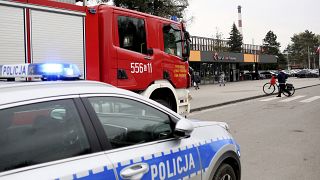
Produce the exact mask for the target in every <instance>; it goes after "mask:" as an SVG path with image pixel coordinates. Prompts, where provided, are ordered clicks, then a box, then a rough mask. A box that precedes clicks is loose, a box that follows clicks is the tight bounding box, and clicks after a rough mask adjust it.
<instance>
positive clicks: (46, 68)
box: [41, 64, 63, 74]
mask: <svg viewBox="0 0 320 180" xmlns="http://www.w3.org/2000/svg"><path fill="white" fill-rule="evenodd" d="M41 68H42V70H41V71H42V72H44V73H57V74H61V73H62V72H63V65H62V64H42V65H41Z"/></svg>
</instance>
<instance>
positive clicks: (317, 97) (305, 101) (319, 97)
mask: <svg viewBox="0 0 320 180" xmlns="http://www.w3.org/2000/svg"><path fill="white" fill-rule="evenodd" d="M317 99H320V96H313V97H311V98H308V99H305V100H302V101H300V102H303V103H309V102H312V101H315V100H317Z"/></svg>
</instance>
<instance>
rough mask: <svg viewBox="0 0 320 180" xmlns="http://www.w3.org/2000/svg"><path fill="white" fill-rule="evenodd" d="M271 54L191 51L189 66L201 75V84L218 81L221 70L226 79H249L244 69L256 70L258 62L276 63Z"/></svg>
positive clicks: (231, 80)
mask: <svg viewBox="0 0 320 180" xmlns="http://www.w3.org/2000/svg"><path fill="white" fill-rule="evenodd" d="M276 62H277V60H276V58H275V56H273V55H257V54H244V53H233V52H220V53H218V52H212V51H191V55H190V62H189V65H190V67H192V68H193V70H194V73H196V74H199V75H200V77H201V84H214V83H218V81H219V76H220V74H221V73H222V72H223V73H224V74H225V80H226V81H230V82H233V81H239V80H249V79H250V78H246V77H245V75H244V72H245V71H258V69H257V68H255V67H258V66H259V65H260V64H264V63H276Z"/></svg>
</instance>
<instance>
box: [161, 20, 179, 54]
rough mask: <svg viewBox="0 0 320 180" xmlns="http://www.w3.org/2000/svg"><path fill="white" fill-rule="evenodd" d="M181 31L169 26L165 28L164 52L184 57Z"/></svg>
mask: <svg viewBox="0 0 320 180" xmlns="http://www.w3.org/2000/svg"><path fill="white" fill-rule="evenodd" d="M181 40H182V39H181V31H180V30H178V28H172V27H171V26H169V25H165V26H164V27H163V42H164V51H165V52H166V53H168V54H173V55H176V56H179V57H182V44H181V42H182V41H181Z"/></svg>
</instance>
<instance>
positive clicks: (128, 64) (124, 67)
mask: <svg viewBox="0 0 320 180" xmlns="http://www.w3.org/2000/svg"><path fill="white" fill-rule="evenodd" d="M115 22H116V23H115V24H116V25H115V28H116V30H115V32H116V37H117V41H118V44H119V47H118V48H117V51H118V70H117V79H118V87H121V88H125V89H130V90H143V89H146V87H147V86H148V85H149V84H150V83H151V78H152V71H153V69H152V63H151V62H152V56H151V55H147V49H148V41H147V39H148V38H147V34H148V32H147V27H146V26H147V24H146V19H145V18H144V17H142V16H136V15H135V16H132V15H131V14H130V15H127V14H123V13H122V14H120V13H119V14H115Z"/></svg>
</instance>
